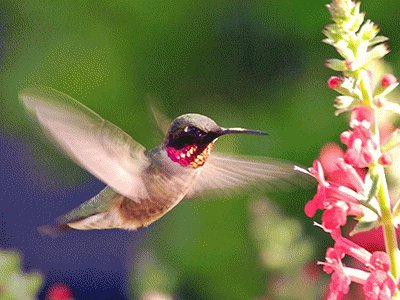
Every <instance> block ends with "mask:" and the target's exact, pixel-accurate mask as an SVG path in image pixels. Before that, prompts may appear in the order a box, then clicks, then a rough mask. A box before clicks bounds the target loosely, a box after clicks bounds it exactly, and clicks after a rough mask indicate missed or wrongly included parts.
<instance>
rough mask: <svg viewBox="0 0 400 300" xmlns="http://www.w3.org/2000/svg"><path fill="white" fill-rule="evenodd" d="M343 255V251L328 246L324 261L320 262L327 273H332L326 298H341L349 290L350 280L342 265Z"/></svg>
mask: <svg viewBox="0 0 400 300" xmlns="http://www.w3.org/2000/svg"><path fill="white" fill-rule="evenodd" d="M343 257H344V253H343V252H341V251H340V250H336V249H334V248H328V249H327V250H326V256H325V262H323V263H320V264H322V265H323V270H324V271H325V272H326V273H327V274H332V276H331V282H330V284H329V294H328V297H327V299H341V298H342V297H343V296H344V295H346V294H347V293H348V292H349V289H350V283H351V280H350V277H349V276H348V275H347V274H346V272H345V268H344V266H343V265H342V258H343Z"/></svg>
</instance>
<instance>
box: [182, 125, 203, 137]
mask: <svg viewBox="0 0 400 300" xmlns="http://www.w3.org/2000/svg"><path fill="white" fill-rule="evenodd" d="M183 131H184V132H186V133H188V134H190V135H193V136H196V137H201V136H203V135H204V134H205V133H204V132H203V131H202V130H200V129H198V128H197V127H194V126H186V127H185V128H184V129H183Z"/></svg>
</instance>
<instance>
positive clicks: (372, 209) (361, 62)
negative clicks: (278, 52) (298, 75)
mask: <svg viewBox="0 0 400 300" xmlns="http://www.w3.org/2000/svg"><path fill="white" fill-rule="evenodd" d="M327 7H328V10H329V12H330V14H331V17H332V20H333V22H334V23H333V24H330V25H327V26H326V27H325V28H324V30H323V33H324V35H325V36H326V39H324V42H325V43H327V44H329V45H332V46H333V47H335V49H336V50H337V52H338V53H339V55H340V56H342V59H337V58H333V59H328V60H327V61H326V66H327V67H328V68H330V69H332V70H334V71H339V72H341V75H340V76H332V77H331V78H329V80H328V87H329V88H330V89H332V90H335V91H336V92H338V93H339V94H340V95H339V96H337V98H336V101H335V107H336V109H337V111H336V115H338V114H341V113H344V112H350V123H349V125H350V128H349V130H347V131H345V132H343V133H342V134H341V136H340V140H341V142H342V143H343V144H344V145H345V146H346V147H347V149H346V150H345V151H344V153H343V155H342V156H340V157H336V160H335V161H334V164H336V169H332V162H330V164H329V165H330V167H329V172H328V170H327V171H325V170H324V169H325V168H324V165H323V163H321V162H323V161H324V159H323V158H322V157H321V162H320V161H319V160H316V161H315V162H314V163H313V166H312V168H311V169H310V175H312V176H313V177H314V178H315V179H316V180H317V182H318V189H317V193H316V195H315V196H314V198H313V199H312V200H310V201H309V202H308V203H307V204H306V206H305V213H306V215H307V216H309V217H313V216H314V215H315V212H316V211H317V210H323V214H322V224H321V225H319V226H320V227H321V228H322V229H323V230H324V231H325V232H327V233H329V234H330V235H331V237H332V238H333V240H334V241H335V245H334V247H333V248H328V250H327V252H326V260H325V262H321V263H320V264H321V265H323V268H324V271H325V272H326V273H328V274H331V283H330V286H329V289H330V292H329V295H328V299H341V298H342V297H343V296H344V295H346V294H347V293H348V291H349V285H350V284H351V282H354V283H358V284H362V285H363V291H364V296H365V298H366V299H392V298H393V297H398V295H399V288H400V282H399V275H400V274H399V271H400V270H399V268H400V265H399V261H398V260H399V258H398V253H399V249H398V243H397V237H396V230H395V229H396V225H397V224H398V221H396V218H398V217H400V213H399V211H400V210H399V209H398V207H400V205H399V204H396V205H394V208H393V210H394V212H392V203H391V199H390V196H389V188H388V184H387V180H386V174H385V167H386V166H388V165H390V164H391V162H392V157H391V155H390V154H389V153H388V152H387V151H388V150H390V149H392V148H394V147H397V146H399V145H400V137H399V130H394V131H393V133H392V134H391V135H390V136H389V137H388V138H387V141H386V142H383V141H382V138H381V132H380V130H381V128H382V124H380V121H381V119H380V118H379V116H380V114H381V112H382V111H389V112H392V113H394V114H399V113H400V105H399V104H397V103H393V102H390V101H389V100H388V99H387V95H388V94H389V93H390V92H392V91H393V90H394V89H395V88H396V87H397V85H398V82H397V79H396V77H395V76H394V75H392V74H386V75H384V76H383V77H382V78H379V77H380V76H381V75H378V72H377V70H376V67H375V64H374V63H375V62H376V61H377V60H380V59H382V58H383V57H384V56H385V55H386V54H387V53H388V52H389V50H388V47H387V45H386V44H384V42H386V41H387V38H386V37H383V36H379V35H378V33H379V28H378V26H376V25H375V24H374V23H373V22H372V21H370V20H367V21H364V17H365V13H363V12H360V3H359V2H354V1H352V0H332V2H331V3H330V4H329V5H327ZM330 158H331V159H332V156H331V157H330ZM348 216H352V217H353V218H355V220H356V221H357V224H356V226H355V227H354V229H353V231H352V232H351V233H350V235H354V234H357V233H360V232H363V231H369V230H372V229H374V228H379V227H381V228H382V232H383V236H384V245H385V252H380V251H375V252H372V253H370V252H369V251H367V250H366V249H364V248H362V247H361V246H359V245H357V244H355V243H353V242H352V241H351V240H349V239H347V238H346V237H344V236H342V232H341V227H343V226H345V225H346V223H347V218H348ZM346 255H347V256H350V257H352V258H353V259H355V260H357V261H358V262H360V263H361V265H362V266H363V269H354V268H350V267H347V266H345V265H344V264H343V262H342V259H343V258H344V256H346Z"/></svg>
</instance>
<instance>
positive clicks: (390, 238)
mask: <svg viewBox="0 0 400 300" xmlns="http://www.w3.org/2000/svg"><path fill="white" fill-rule="evenodd" d="M360 88H361V92H362V95H363V104H364V105H367V106H369V107H370V108H371V109H372V110H373V112H374V120H375V121H374V124H373V127H372V131H373V133H374V135H375V138H376V140H377V141H379V140H380V136H379V125H378V113H377V109H374V105H373V99H372V95H371V94H370V89H369V85H368V83H367V82H366V76H365V74H363V76H362V77H361V80H360ZM370 172H376V173H377V174H378V176H379V188H378V194H377V198H378V203H379V207H380V210H381V224H382V229H383V235H384V239H385V249H386V253H387V254H388V255H389V258H390V272H391V273H392V275H393V277H394V278H396V279H398V277H399V269H398V268H399V264H398V258H397V252H398V251H399V250H398V246H397V237H396V231H395V228H394V225H393V216H392V212H391V203H390V197H389V190H388V186H387V181H386V174H385V170H384V168H383V166H381V165H380V164H379V163H377V162H375V163H374V164H373V166H371V168H370Z"/></svg>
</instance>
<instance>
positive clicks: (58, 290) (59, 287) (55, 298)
mask: <svg viewBox="0 0 400 300" xmlns="http://www.w3.org/2000/svg"><path fill="white" fill-rule="evenodd" d="M46 299H47V300H72V299H73V295H72V292H71V290H70V288H69V287H68V286H67V285H65V284H63V283H55V284H53V285H52V286H51V287H50V289H49V290H48V292H47V295H46Z"/></svg>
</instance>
